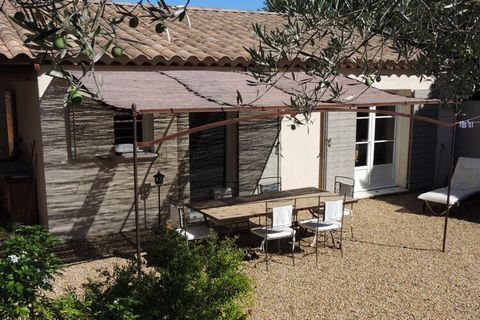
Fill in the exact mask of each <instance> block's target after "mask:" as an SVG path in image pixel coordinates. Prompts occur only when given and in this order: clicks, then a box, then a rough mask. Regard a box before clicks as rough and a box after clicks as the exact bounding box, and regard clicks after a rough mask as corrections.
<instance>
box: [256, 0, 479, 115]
mask: <svg viewBox="0 0 480 320" xmlns="http://www.w3.org/2000/svg"><path fill="white" fill-rule="evenodd" d="M265 4H266V9H267V10H270V11H275V12H278V13H280V14H281V15H282V16H284V17H285V22H284V25H283V26H281V27H279V28H276V29H274V30H266V28H265V27H264V26H262V25H260V24H257V25H255V27H254V31H255V33H256V34H257V36H258V37H259V38H260V44H259V45H258V46H257V47H256V48H251V49H249V52H250V54H251V56H252V58H253V62H254V63H253V67H252V70H251V72H252V74H253V75H254V76H255V77H256V78H257V81H258V84H266V85H267V86H272V85H274V84H275V81H276V80H277V79H279V78H281V77H283V76H287V77H289V76H290V73H291V71H293V70H298V69H300V70H302V71H304V72H305V74H306V78H305V79H301V82H300V83H301V88H300V89H299V90H298V92H296V93H295V96H294V97H293V98H292V102H291V104H292V106H293V107H295V108H297V109H298V110H299V113H304V115H305V116H306V117H307V118H308V116H309V114H310V113H311V112H312V110H313V109H314V108H315V107H316V106H317V104H318V102H319V101H327V100H328V99H331V101H335V102H342V101H341V99H340V98H341V93H342V88H341V87H338V88H332V85H333V84H334V83H335V82H334V81H333V80H334V79H335V77H336V76H337V75H338V73H339V70H340V69H341V68H342V67H343V66H344V65H347V64H348V63H349V62H353V63H356V64H357V65H359V66H360V67H361V68H362V69H361V74H362V75H363V76H364V81H365V84H367V85H368V86H371V85H373V84H374V83H375V82H376V81H379V80H381V78H379V77H378V75H379V72H380V71H381V70H382V69H384V68H385V67H386V66H387V65H388V63H391V62H392V61H391V59H395V58H392V57H391V56H386V55H385V52H386V51H387V49H388V50H391V49H394V50H396V52H397V53H398V56H397V57H396V58H398V60H403V61H404V62H406V63H408V64H410V66H411V67H412V70H413V71H414V72H415V73H416V74H417V75H418V76H420V77H431V78H433V79H434V80H435V89H436V90H438V91H439V92H441V97H440V98H442V99H444V100H445V101H453V102H454V113H455V114H456V115H458V114H459V113H460V112H461V109H460V108H459V103H460V102H461V101H462V100H464V99H466V98H469V97H470V96H472V95H473V94H474V93H476V92H478V90H479V89H480V78H479V77H478V74H479V72H480V42H479V41H478V40H477V38H478V30H479V28H480V4H479V2H478V1H476V0H438V1H412V0H395V1H371V0H360V1H357V0H344V1H333V0H311V1H291V0H267V1H265ZM299 61H301V62H302V63H299ZM291 77H295V75H294V74H292V76H291ZM353 99H355V97H353ZM350 101H352V100H350Z"/></svg>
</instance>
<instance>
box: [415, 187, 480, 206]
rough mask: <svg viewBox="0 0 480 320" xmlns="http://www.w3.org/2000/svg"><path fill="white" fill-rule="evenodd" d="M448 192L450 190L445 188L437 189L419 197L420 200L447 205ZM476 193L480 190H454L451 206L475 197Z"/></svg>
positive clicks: (451, 195)
mask: <svg viewBox="0 0 480 320" xmlns="http://www.w3.org/2000/svg"><path fill="white" fill-rule="evenodd" d="M447 192H448V188H447V187H443V188H439V189H435V190H433V191H430V192H426V193H422V194H421V195H419V196H418V199H420V200H424V201H428V202H436V203H442V204H447ZM476 193H480V188H475V189H456V188H452V189H451V192H450V201H449V202H450V205H454V204H456V203H457V202H459V201H461V200H464V199H466V198H468V197H471V196H473V195H475V194H476Z"/></svg>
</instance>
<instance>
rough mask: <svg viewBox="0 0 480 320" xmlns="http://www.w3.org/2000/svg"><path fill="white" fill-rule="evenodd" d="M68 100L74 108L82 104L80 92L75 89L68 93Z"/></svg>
mask: <svg viewBox="0 0 480 320" xmlns="http://www.w3.org/2000/svg"><path fill="white" fill-rule="evenodd" d="M69 100H70V103H71V104H73V105H75V106H77V105H79V104H80V103H82V95H81V94H80V91H78V90H77V89H75V90H74V91H73V92H72V93H70V97H69Z"/></svg>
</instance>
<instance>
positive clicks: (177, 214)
mask: <svg viewBox="0 0 480 320" xmlns="http://www.w3.org/2000/svg"><path fill="white" fill-rule="evenodd" d="M170 221H171V222H172V225H173V226H174V227H177V228H182V229H183V228H185V216H184V211H183V206H181V205H178V204H174V203H170Z"/></svg>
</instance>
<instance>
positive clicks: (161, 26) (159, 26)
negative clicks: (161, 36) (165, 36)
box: [155, 23, 167, 33]
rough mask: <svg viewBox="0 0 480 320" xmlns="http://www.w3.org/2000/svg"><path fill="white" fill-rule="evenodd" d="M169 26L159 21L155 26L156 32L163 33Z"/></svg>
mask: <svg viewBox="0 0 480 320" xmlns="http://www.w3.org/2000/svg"><path fill="white" fill-rule="evenodd" d="M166 28H167V27H166V26H165V25H164V24H163V23H159V24H157V25H156V26H155V32H157V33H163V32H164V31H165V29H166Z"/></svg>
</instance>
